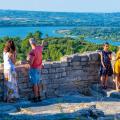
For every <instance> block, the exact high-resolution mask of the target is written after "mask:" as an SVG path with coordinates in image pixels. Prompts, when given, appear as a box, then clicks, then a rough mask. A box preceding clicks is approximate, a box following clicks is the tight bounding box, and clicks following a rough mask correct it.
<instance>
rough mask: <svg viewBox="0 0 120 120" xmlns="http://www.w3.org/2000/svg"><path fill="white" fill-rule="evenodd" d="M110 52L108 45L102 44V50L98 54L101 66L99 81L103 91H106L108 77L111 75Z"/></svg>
mask: <svg viewBox="0 0 120 120" xmlns="http://www.w3.org/2000/svg"><path fill="white" fill-rule="evenodd" d="M111 54H112V52H110V51H109V43H107V42H106V43H104V46H103V50H102V51H101V52H100V56H101V65H100V79H101V85H102V88H103V89H107V81H108V76H111V75H112V74H113V70H112V65H111V59H112V56H111Z"/></svg>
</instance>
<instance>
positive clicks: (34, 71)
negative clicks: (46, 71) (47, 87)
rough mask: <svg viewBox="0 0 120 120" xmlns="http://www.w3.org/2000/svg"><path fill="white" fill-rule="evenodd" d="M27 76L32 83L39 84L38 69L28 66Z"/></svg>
mask: <svg viewBox="0 0 120 120" xmlns="http://www.w3.org/2000/svg"><path fill="white" fill-rule="evenodd" d="M29 77H30V82H31V83H32V84H33V85H39V84H40V83H41V81H42V80H41V71H40V69H35V68H30V70H29Z"/></svg>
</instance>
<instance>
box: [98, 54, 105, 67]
mask: <svg viewBox="0 0 120 120" xmlns="http://www.w3.org/2000/svg"><path fill="white" fill-rule="evenodd" d="M99 54H100V57H101V63H102V66H103V67H104V68H105V65H104V62H103V55H102V52H100V53H99Z"/></svg>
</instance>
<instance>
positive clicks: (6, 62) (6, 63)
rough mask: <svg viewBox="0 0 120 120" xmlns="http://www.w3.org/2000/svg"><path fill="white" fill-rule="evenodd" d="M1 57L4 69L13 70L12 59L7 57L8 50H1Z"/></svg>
mask: <svg viewBox="0 0 120 120" xmlns="http://www.w3.org/2000/svg"><path fill="white" fill-rule="evenodd" d="M3 59H4V69H11V70H15V65H14V63H13V62H12V60H11V59H10V58H9V53H8V52H3Z"/></svg>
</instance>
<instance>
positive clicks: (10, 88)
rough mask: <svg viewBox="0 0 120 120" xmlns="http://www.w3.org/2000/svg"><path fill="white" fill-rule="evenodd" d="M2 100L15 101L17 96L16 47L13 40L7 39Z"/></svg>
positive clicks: (4, 52)
mask: <svg viewBox="0 0 120 120" xmlns="http://www.w3.org/2000/svg"><path fill="white" fill-rule="evenodd" d="M3 59H4V78H5V79H4V101H6V102H15V100H16V99H17V98H19V94H18V85H17V80H16V70H15V62H16V48H15V45H14V42H13V41H12V40H9V41H8V42H7V43H6V44H5V47H4V51H3Z"/></svg>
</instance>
